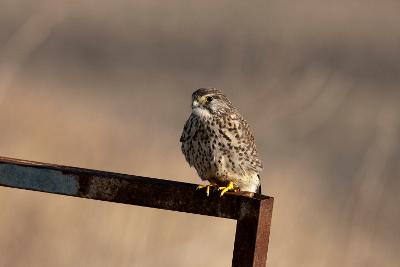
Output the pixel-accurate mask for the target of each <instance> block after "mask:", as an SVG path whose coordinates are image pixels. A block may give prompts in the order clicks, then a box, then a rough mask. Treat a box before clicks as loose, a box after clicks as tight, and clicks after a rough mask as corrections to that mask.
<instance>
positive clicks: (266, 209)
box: [232, 198, 274, 267]
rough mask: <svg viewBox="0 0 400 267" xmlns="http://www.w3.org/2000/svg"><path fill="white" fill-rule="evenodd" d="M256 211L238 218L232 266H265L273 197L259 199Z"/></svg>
mask: <svg viewBox="0 0 400 267" xmlns="http://www.w3.org/2000/svg"><path fill="white" fill-rule="evenodd" d="M258 204H259V206H258V211H257V212H254V213H251V214H246V215H245V216H243V217H242V218H239V219H238V221H237V225H236V235H235V245H234V249H233V259H232V266H233V267H240V266H253V267H265V266H266V262H267V252H268V242H269V233H270V229H271V220H272V208H273V204H274V199H273V198H267V199H263V200H261V201H260V202H259V203H258Z"/></svg>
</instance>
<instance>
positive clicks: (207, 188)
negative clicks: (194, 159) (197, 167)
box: [196, 184, 214, 196]
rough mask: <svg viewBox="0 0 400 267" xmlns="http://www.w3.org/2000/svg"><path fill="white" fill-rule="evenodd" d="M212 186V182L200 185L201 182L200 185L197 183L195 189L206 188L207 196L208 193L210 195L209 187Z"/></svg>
mask: <svg viewBox="0 0 400 267" xmlns="http://www.w3.org/2000/svg"><path fill="white" fill-rule="evenodd" d="M212 186H214V185H213V184H207V185H202V184H201V185H199V186H198V187H197V188H196V190H199V189H203V188H206V193H207V196H209V195H210V188H211V187H212Z"/></svg>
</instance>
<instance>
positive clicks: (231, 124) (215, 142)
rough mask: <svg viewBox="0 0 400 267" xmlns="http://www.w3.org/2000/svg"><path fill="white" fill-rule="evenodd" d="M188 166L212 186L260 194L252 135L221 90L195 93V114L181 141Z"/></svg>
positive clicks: (187, 123) (184, 129) (192, 115)
mask: <svg viewBox="0 0 400 267" xmlns="http://www.w3.org/2000/svg"><path fill="white" fill-rule="evenodd" d="M180 142H181V143H182V144H181V148H182V152H183V154H184V155H185V158H186V161H187V162H188V163H189V165H190V166H191V167H192V166H194V168H195V169H196V171H197V173H198V175H199V176H200V178H201V179H202V180H203V181H204V180H207V181H209V183H210V184H209V185H200V186H199V187H198V188H203V187H205V188H206V192H207V196H208V195H209V192H210V187H216V188H217V189H218V190H219V191H221V194H220V195H221V196H222V195H223V194H224V193H225V192H227V191H229V190H233V191H236V190H240V191H248V192H253V193H256V192H257V193H261V187H260V176H259V174H260V172H261V171H262V169H263V166H262V162H261V160H260V159H259V157H258V154H257V149H256V145H255V143H254V137H253V134H252V133H251V131H250V128H249V125H248V123H247V122H246V120H245V119H244V118H243V117H242V116H241V115H240V114H239V112H238V110H237V109H236V108H235V107H234V106H233V105H232V103H231V101H229V99H228V98H227V97H226V96H225V95H224V94H223V93H222V92H221V91H220V90H218V89H215V88H200V89H198V90H196V91H195V92H194V93H193V94H192V113H191V114H190V116H189V118H188V120H187V121H186V123H185V126H184V128H183V132H182V136H181V138H180Z"/></svg>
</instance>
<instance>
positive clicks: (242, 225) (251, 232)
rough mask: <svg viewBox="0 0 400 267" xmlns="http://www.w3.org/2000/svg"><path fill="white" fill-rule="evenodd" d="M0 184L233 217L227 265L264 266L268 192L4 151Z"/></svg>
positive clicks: (268, 210)
mask: <svg viewBox="0 0 400 267" xmlns="http://www.w3.org/2000/svg"><path fill="white" fill-rule="evenodd" d="M0 186H6V187H12V188H19V189H27V190H33V191H41V192H46V193H53V194H61V195H67V196H74V197H81V198H88V199H96V200H103V201H109V202H117V203H123V204H130V205H138V206H144V207H151V208H158V209H165V210H172V211H180V212H188V213H194V214H201V215H208V216H215V217H222V218H228V219H235V220H238V223H237V228H236V238H235V249H234V256H233V266H241V267H246V266H265V260H266V253H267V248H268V238H269V230H270V223H271V214H272V202H273V198H271V197H267V196H263V195H258V194H255V195H253V196H250V195H248V194H246V193H233V192H228V193H226V194H225V195H224V196H223V197H219V194H217V193H216V194H210V196H209V197H207V196H206V194H205V193H204V191H202V190H201V191H198V190H196V187H197V185H194V184H189V183H182V182H176V181H169V180H162V179H155V178H147V177H142V176H134V175H127V174H119V173H112V172H104V171H98V170H90V169H82V168H76V167H67V166H61V165H54V164H46V163H40V162H32V161H25V160H18V159H11V158H4V157H0ZM263 262H264V263H263Z"/></svg>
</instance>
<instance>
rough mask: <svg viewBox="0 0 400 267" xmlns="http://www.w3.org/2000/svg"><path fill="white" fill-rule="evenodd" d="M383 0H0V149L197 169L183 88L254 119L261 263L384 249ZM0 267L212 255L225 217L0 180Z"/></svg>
mask: <svg viewBox="0 0 400 267" xmlns="http://www.w3.org/2000/svg"><path fill="white" fill-rule="evenodd" d="M399 12H400V3H399V2H398V1H394V0H393V1H391V0H384V1H357V0H350V1H349V0H348V1H342V0H339V1H335V2H334V3H333V2H332V1H315V0H314V1H313V0H306V1H297V2H296V1H285V0H281V1H254V2H251V3H250V2H244V1H227V0H225V1H208V0H206V1H197V2H189V1H178V0H173V1H164V2H161V1H160V2H155V1H143V0H142V1H124V0H118V1H50V0H42V1H29V0H26V1H13V0H2V1H1V3H0V125H1V131H0V155H1V156H8V157H14V158H22V159H29V160H35V161H43V162H51V163H58V164H64V165H73V166H81V167H86V168H95V169H101V170H110V171H116V172H123V173H130V174H138V175H143V176H149V177H160V178H167V179H173V180H180V181H187V182H192V183H198V182H199V179H198V178H197V177H196V174H195V172H194V170H192V169H189V167H188V165H187V164H186V162H185V161H184V158H183V156H182V155H181V152H180V147H179V137H180V133H181V130H182V127H183V124H184V121H185V120H186V118H187V116H188V115H189V112H190V95H191V92H192V91H193V90H194V89H196V88H199V87H204V86H215V87H220V88H222V89H223V90H224V91H225V93H226V94H227V95H228V96H229V97H230V98H231V100H232V101H233V102H234V103H235V105H236V106H238V107H239V109H240V110H241V112H242V114H243V115H244V116H245V117H246V118H247V119H248V121H249V122H250V124H251V125H252V126H253V130H254V132H255V135H256V140H257V145H258V149H259V151H260V154H261V156H262V159H263V161H264V163H265V171H264V173H263V182H262V185H263V191H264V194H268V195H272V196H274V197H275V198H276V202H275V203H276V204H275V209H274V216H273V222H272V235H271V240H270V249H269V257H268V262H269V266H274V267H286V266H288V267H292V266H296V267H321V266H324V267H334V266H335V267H336V266H343V267H353V266H362V267H375V266H379V267H394V266H399V263H400V256H399V251H400V231H399V225H400V208H399V205H400V195H399V189H400V164H399V163H400V143H399V142H400V116H399V115H400V88H399V85H400V53H399V51H400V27H399V25H400V16H399ZM0 229H1V230H0V267H8V266H44V267H48V266H104V267H106V266H229V265H230V261H231V256H232V248H233V240H234V229H235V223H234V221H230V220H223V219H214V218H207V217H202V216H195V215H187V214H181V213H174V212H167V211H159V210H153V209H146V208H140V207H128V206H123V205H116V204H109V203H102V202H96V201H86V200H80V199H74V198H69V197H60V196H53V195H47V194H42V193H35V192H28V191H22V190H12V189H6V188H0Z"/></svg>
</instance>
